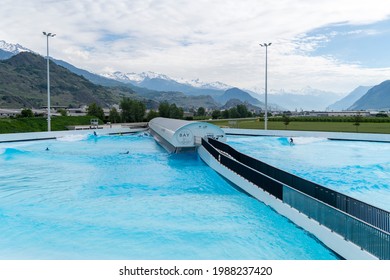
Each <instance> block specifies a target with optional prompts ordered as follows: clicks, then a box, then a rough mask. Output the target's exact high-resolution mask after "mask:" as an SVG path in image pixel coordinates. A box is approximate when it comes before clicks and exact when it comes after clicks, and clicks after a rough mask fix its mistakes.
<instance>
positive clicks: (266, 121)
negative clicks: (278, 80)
mask: <svg viewBox="0 0 390 280" xmlns="http://www.w3.org/2000/svg"><path fill="white" fill-rule="evenodd" d="M271 44H272V43H264V44H259V45H260V46H262V47H265V113H264V129H265V130H267V124H268V104H267V71H268V69H267V64H268V47H269V46H271Z"/></svg>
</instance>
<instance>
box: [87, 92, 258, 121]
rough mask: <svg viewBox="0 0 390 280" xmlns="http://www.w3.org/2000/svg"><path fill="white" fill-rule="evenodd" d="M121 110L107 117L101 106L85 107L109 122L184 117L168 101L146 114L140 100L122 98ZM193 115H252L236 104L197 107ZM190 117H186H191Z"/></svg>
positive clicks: (245, 116)
mask: <svg viewBox="0 0 390 280" xmlns="http://www.w3.org/2000/svg"><path fill="white" fill-rule="evenodd" d="M119 108H120V109H121V112H119V111H118V110H117V109H116V108H115V107H112V108H111V109H110V112H109V115H108V118H106V117H105V114H104V111H103V108H102V107H100V106H99V105H97V104H96V103H92V104H90V105H89V106H88V108H87V115H88V116H94V117H97V118H99V119H101V120H102V121H105V120H106V121H109V122H111V123H119V122H142V121H150V120H151V119H153V118H156V117H164V118H172V119H184V110H183V108H182V107H178V106H177V105H176V104H175V103H172V104H170V103H168V102H167V101H163V102H161V103H160V104H159V106H158V110H157V111H155V110H150V111H149V112H148V113H147V114H146V106H145V104H144V103H143V102H142V101H139V100H134V99H130V98H123V99H122V101H121V102H120V104H119ZM194 116H195V117H198V118H206V117H212V118H213V119H220V118H226V119H228V118H247V117H252V116H253V115H252V113H251V112H250V111H248V109H247V107H246V106H245V105H242V104H241V105H237V106H236V107H232V108H230V109H228V110H224V111H221V110H214V111H212V112H210V113H209V114H207V112H206V109H205V108H204V107H199V108H198V109H197V110H196V112H194ZM191 118H192V117H188V119H191Z"/></svg>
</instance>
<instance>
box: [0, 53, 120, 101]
mask: <svg viewBox="0 0 390 280" xmlns="http://www.w3.org/2000/svg"><path fill="white" fill-rule="evenodd" d="M46 63H47V62H46V60H45V59H44V58H43V57H41V56H39V55H36V54H33V53H29V52H23V53H19V54H18V55H15V56H13V57H11V58H10V59H8V60H4V61H0V107H2V108H20V107H34V108H39V107H42V106H45V105H46V104H47V101H46V100H47V72H46V71H47V70H46V67H47V64H46ZM50 84H51V87H50V92H51V104H52V105H57V106H69V105H71V106H79V105H84V104H90V103H93V102H95V103H97V104H99V105H101V106H109V105H111V104H115V103H118V101H119V100H120V97H119V95H118V94H113V92H112V91H110V90H109V89H108V88H105V87H103V86H99V85H95V84H93V83H91V82H90V81H88V80H87V79H85V78H84V77H83V76H79V75H76V74H74V73H72V72H70V71H69V70H67V69H65V68H64V67H61V66H58V65H57V64H55V63H52V62H51V63H50Z"/></svg>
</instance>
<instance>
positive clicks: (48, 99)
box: [42, 32, 56, 131]
mask: <svg viewBox="0 0 390 280" xmlns="http://www.w3.org/2000/svg"><path fill="white" fill-rule="evenodd" d="M42 33H43V35H45V36H46V39H47V41H46V42H47V57H46V58H47V131H50V130H51V119H50V75H49V71H50V70H49V67H50V66H49V37H54V36H56V34H53V33H46V32H42Z"/></svg>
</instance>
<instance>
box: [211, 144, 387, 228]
mask: <svg viewBox="0 0 390 280" xmlns="http://www.w3.org/2000/svg"><path fill="white" fill-rule="evenodd" d="M209 142H210V144H211V145H213V146H214V147H215V148H217V149H219V150H221V151H224V152H226V153H228V154H229V155H231V156H232V157H233V158H234V159H236V160H237V161H239V162H241V163H243V164H245V165H247V166H249V167H251V168H253V169H255V170H257V171H259V172H261V173H263V174H265V175H267V176H269V177H272V178H274V179H275V180H277V181H279V182H282V183H283V184H286V185H288V186H290V187H292V188H294V189H296V190H299V191H301V192H303V193H305V194H307V195H310V196H311V197H314V198H316V199H318V200H320V201H322V202H324V203H326V204H328V205H330V206H333V207H335V208H337V209H339V210H341V211H343V212H346V213H348V214H350V215H352V216H354V217H356V218H358V219H360V220H363V221H365V222H367V223H369V224H371V225H373V226H375V227H377V228H380V229H382V230H384V231H387V232H390V213H389V212H388V211H386V210H383V209H380V208H377V207H375V206H372V205H370V204H367V203H365V202H362V201H360V200H357V199H354V198H352V197H349V196H347V195H345V194H342V193H339V192H337V191H335V190H332V189H329V188H327V187H324V186H321V185H319V184H316V183H313V182H310V181H309V180H306V179H303V178H301V177H298V176H296V175H293V174H291V173H288V172H286V171H283V170H281V169H278V168H276V167H273V166H271V165H269V164H267V163H264V162H262V161H260V160H258V159H255V158H252V157H250V156H248V155H245V154H242V153H240V152H238V151H237V150H235V149H234V148H232V147H231V146H229V145H227V144H225V143H222V142H219V141H216V140H214V139H209Z"/></svg>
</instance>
